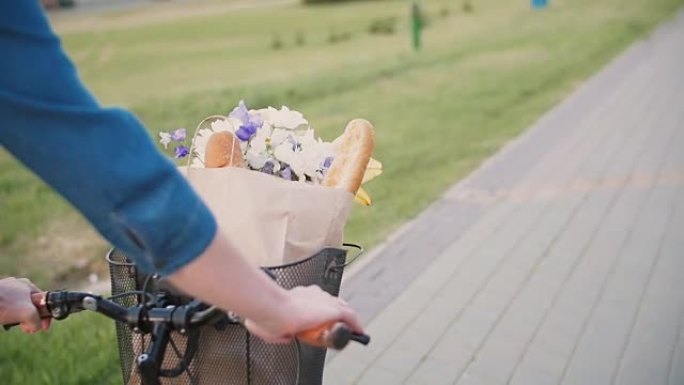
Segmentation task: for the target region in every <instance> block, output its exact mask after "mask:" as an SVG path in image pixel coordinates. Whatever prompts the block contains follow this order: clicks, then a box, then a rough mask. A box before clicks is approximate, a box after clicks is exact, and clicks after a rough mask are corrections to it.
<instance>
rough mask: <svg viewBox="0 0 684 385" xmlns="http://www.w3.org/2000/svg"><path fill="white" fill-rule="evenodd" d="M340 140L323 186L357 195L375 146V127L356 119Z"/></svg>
mask: <svg viewBox="0 0 684 385" xmlns="http://www.w3.org/2000/svg"><path fill="white" fill-rule="evenodd" d="M339 139H340V142H339V147H338V149H337V154H336V156H335V159H334V160H333V162H332V165H330V169H328V172H327V173H326V175H325V178H324V179H323V184H324V185H325V186H328V187H335V188H342V189H345V190H347V191H349V192H350V193H352V194H356V192H357V191H358V190H359V187H360V186H361V181H362V180H363V175H364V173H365V172H366V167H367V166H368V161H369V160H370V157H371V154H372V153H373V147H374V146H375V134H374V131H373V125H372V124H370V122H368V121H367V120H364V119H354V120H352V121H351V122H349V124H347V127H346V128H345V129H344V133H343V134H342V136H341V137H340V138H339Z"/></svg>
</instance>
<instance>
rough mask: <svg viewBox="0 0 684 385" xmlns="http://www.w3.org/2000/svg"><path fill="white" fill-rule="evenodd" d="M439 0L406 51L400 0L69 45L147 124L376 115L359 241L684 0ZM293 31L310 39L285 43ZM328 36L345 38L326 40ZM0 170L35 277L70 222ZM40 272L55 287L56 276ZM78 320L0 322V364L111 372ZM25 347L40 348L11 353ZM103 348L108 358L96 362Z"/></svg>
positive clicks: (261, 12)
mask: <svg viewBox="0 0 684 385" xmlns="http://www.w3.org/2000/svg"><path fill="white" fill-rule="evenodd" d="M447 4H452V2H449V3H447V2H446V1H444V2H442V1H434V2H425V5H426V11H427V12H428V14H429V15H430V16H431V24H430V26H429V28H428V29H426V31H425V34H424V46H423V49H422V50H421V51H420V52H419V53H414V52H411V50H410V43H409V36H408V23H407V15H408V5H407V4H406V3H405V2H399V1H382V2H377V3H376V2H368V3H351V4H345V5H341V6H334V7H311V8H302V7H299V6H283V7H277V8H274V9H267V8H264V9H251V10H245V11H240V12H235V13H227V14H224V15H215V16H208V17H207V16H202V17H196V18H190V19H183V18H180V19H178V20H177V21H173V22H169V21H165V22H163V23H154V24H151V25H147V26H138V27H130V26H127V27H126V29H125V30H118V29H107V30H102V31H95V32H93V33H85V32H84V33H76V34H67V35H65V36H64V42H65V46H66V48H67V50H68V51H69V52H70V54H71V55H72V56H73V57H74V59H75V61H76V63H77V64H78V66H79V68H80V69H81V72H82V75H83V77H84V79H85V81H86V82H87V83H88V84H89V85H90V86H91V87H92V88H93V90H94V92H95V94H96V95H98V96H99V97H100V98H101V99H102V100H103V102H105V103H107V104H122V105H126V106H128V107H130V108H132V109H133V110H134V111H135V112H136V113H137V114H138V115H139V116H140V117H141V118H142V119H143V121H144V122H145V123H146V124H147V126H148V127H149V128H150V131H151V135H156V133H157V132H158V131H159V130H168V129H171V128H176V127H180V126H185V127H188V128H191V127H194V125H195V124H196V123H197V121H198V120H199V119H200V118H201V117H203V116H205V115H210V114H215V113H227V112H228V111H229V109H230V108H231V107H232V106H233V105H235V104H236V103H237V101H239V100H240V99H245V100H246V102H247V103H248V104H249V105H250V106H252V107H254V108H257V107H262V106H266V105H275V106H279V105H281V104H285V105H288V106H290V107H292V108H295V109H297V110H300V111H302V112H303V113H305V115H306V116H307V117H308V118H309V120H310V121H311V123H312V124H313V125H314V127H316V129H317V130H318V132H319V133H320V134H321V135H322V136H323V137H324V138H326V139H332V138H334V137H335V136H337V135H338V134H339V133H340V132H341V130H342V129H343V127H344V125H345V123H346V122H347V121H348V120H349V119H352V118H355V117H364V118H367V119H369V120H371V121H373V123H374V124H375V125H376V128H377V138H378V141H377V142H378V145H377V151H376V157H377V158H378V159H380V160H382V161H383V162H384V164H385V174H383V175H382V176H381V177H380V178H378V179H377V180H376V181H373V182H372V183H371V184H369V185H368V190H369V192H370V193H371V195H372V197H373V198H374V202H375V204H374V206H373V207H371V208H362V207H357V208H355V210H354V213H353V215H352V218H351V220H350V222H349V225H348V228H347V239H348V240H349V241H355V242H358V243H362V244H365V245H367V246H369V245H373V244H375V243H377V242H378V241H380V240H382V239H383V238H384V237H385V236H386V235H387V234H388V233H389V232H390V231H392V230H393V229H394V228H396V227H397V226H399V225H400V224H401V223H403V222H405V221H406V220H408V219H410V218H412V217H414V216H415V215H417V213H418V212H420V210H421V209H423V208H424V207H426V206H427V205H428V204H429V203H430V202H432V201H434V199H436V198H437V197H438V196H439V194H440V193H442V192H443V191H444V190H445V189H446V188H447V187H448V186H449V185H451V184H453V183H455V182H456V181H458V180H459V179H460V178H462V177H463V176H464V175H466V174H467V173H468V172H470V171H472V170H473V169H474V168H475V167H477V165H479V164H480V163H481V162H482V161H483V160H484V159H486V158H487V157H488V156H490V155H491V154H493V153H494V152H495V151H497V150H498V149H499V148H500V147H501V146H502V145H503V144H504V143H506V142H507V141H508V140H510V139H511V138H513V137H515V136H516V135H517V134H519V133H520V132H521V131H522V130H524V129H525V128H526V127H528V126H529V125H530V124H531V123H532V122H533V121H534V120H535V119H537V118H538V117H539V116H541V115H542V114H543V113H544V112H545V111H547V110H548V109H549V108H551V107H552V106H553V105H555V104H556V103H558V102H559V101H560V100H561V99H562V98H563V97H564V96H565V95H567V94H568V93H569V92H571V91H572V90H573V89H574V88H576V87H577V86H578V85H580V84H581V83H582V81H584V80H585V79H587V78H588V77H589V76H590V75H591V74H592V73H594V72H595V71H597V70H598V69H600V68H601V66H603V65H604V64H605V63H606V62H607V61H608V60H610V59H611V58H612V57H614V56H615V55H616V54H617V53H618V52H620V51H621V50H622V49H624V48H625V47H626V46H627V45H628V44H629V43H630V42H633V41H634V40H636V39H637V38H639V37H642V36H644V35H646V34H647V33H648V31H650V30H651V29H652V28H653V26H654V25H655V24H656V23H657V22H659V21H663V20H666V19H667V18H669V17H671V16H672V15H673V14H674V12H675V10H676V9H677V8H678V7H679V6H680V5H682V1H681V0H655V1H653V0H622V1H619V0H606V1H603V2H593V1H589V0H583V1H579V0H578V1H573V2H569V1H563V2H561V1H558V2H554V3H553V4H552V6H551V7H550V8H549V9H547V10H545V11H542V12H534V11H532V10H530V9H529V8H528V6H527V4H526V3H525V2H519V3H517V4H516V3H508V4H501V2H498V1H494V0H489V1H480V2H477V3H476V4H474V5H475V9H474V12H473V13H463V12H462V11H461V10H460V8H456V7H453V6H452V8H451V9H450V12H449V15H447V16H446V17H442V16H440V13H442V12H441V10H442V9H443V7H445V6H446V5H447ZM391 16H396V17H398V19H397V20H398V22H397V32H396V33H395V34H393V35H385V36H376V35H369V34H368V33H367V32H366V28H367V26H368V25H369V24H370V23H371V22H372V21H373V20H374V19H377V18H382V17H391ZM123 24H125V23H124V21H122V25H123ZM333 29H334V31H333ZM300 31H301V33H302V34H303V35H304V36H305V40H306V42H305V44H304V45H297V44H295V42H294V37H295V35H296V34H297V33H298V32H300ZM274 33H277V34H279V36H280V37H281V38H282V41H283V47H282V48H280V49H278V50H274V49H272V48H271V44H272V40H273V39H274V36H273V34H274ZM333 33H334V34H338V35H339V34H344V33H348V34H350V37H349V38H348V39H346V40H345V39H343V41H339V42H336V43H330V42H329V41H328V40H329V37H330V35H331V34H333ZM0 170H1V173H0V194H1V195H0V212H2V215H1V216H0V228H1V229H2V237H0V240H2V241H1V242H2V243H0V254H1V255H2V258H0V261H2V263H3V265H2V266H1V267H2V269H3V270H2V272H3V274H16V272H17V271H19V272H21V273H22V274H24V273H25V274H31V273H32V272H35V273H36V275H38V276H40V274H38V272H39V271H42V270H44V267H41V266H40V264H31V263H30V261H31V255H29V254H31V252H32V250H35V248H36V247H35V245H32V242H31V241H32V240H33V239H37V238H40V237H41V236H44V234H45V232H46V231H47V230H46V229H51V228H53V226H54V223H60V222H61V221H63V220H64V218H67V219H68V220H70V221H71V222H69V223H79V221H78V220H74V219H73V218H74V217H75V216H76V215H75V214H74V213H73V212H72V211H71V210H70V209H69V208H68V206H67V205H66V204H65V203H64V202H62V201H61V199H59V198H56V197H55V196H54V195H52V194H51V193H50V192H49V189H47V188H46V187H45V186H43V185H42V184H41V183H40V182H39V181H38V180H37V179H36V178H35V177H33V176H31V175H30V174H28V173H27V172H26V171H24V170H22V169H21V168H20V167H19V166H18V165H17V164H16V162H14V161H13V160H11V158H10V157H9V156H8V155H7V154H0ZM12 218H18V219H16V220H15V219H12ZM69 218H71V219H69ZM74 226H75V227H78V226H76V225H74ZM81 226H85V225H84V224H81ZM79 233H80V232H79V231H77V230H74V231H73V236H74V237H78V234H79ZM10 250H11V253H9V251H10ZM93 257H94V258H101V257H102V256H101V255H95V256H93ZM416 257H417V258H419V257H420V256H416ZM18 261H27V262H24V263H18ZM19 267H21V270H18V269H19ZM32 269H33V270H32ZM44 276H45V278H44V282H45V283H46V284H49V283H50V279H51V278H50V276H51V275H50V273H49V272H48V273H44ZM77 317H78V318H79V320H76V318H77ZM81 317H83V316H82V315H77V316H74V319H69V320H67V321H65V322H62V323H56V325H55V331H58V332H57V333H51V334H50V335H47V334H45V335H37V336H31V337H26V336H22V335H19V333H18V332H11V333H7V334H6V335H4V336H3V344H2V345H0V362H3V365H2V366H0V376H1V377H2V378H10V379H13V380H15V379H16V381H18V382H12V381H10V383H31V384H50V383H57V382H60V383H93V382H92V381H90V380H89V379H92V378H94V377H93V376H104V378H105V379H106V380H103V381H97V382H98V383H119V381H120V380H118V368H117V367H116V364H117V362H118V361H117V358H116V356H115V354H114V350H113V349H112V347H113V344H114V343H115V342H114V338H113V334H112V332H111V329H103V328H108V327H109V326H110V325H108V324H107V322H106V320H103V321H101V322H99V321H98V322H99V323H97V324H91V323H90V322H81V321H80V318H81ZM88 319H89V320H90V318H88ZM93 329H97V330H110V331H109V332H104V333H94V334H93ZM61 330H64V332H60V331H61ZM93 336H94V337H93ZM42 346H59V349H54V350H53V349H43V348H38V347H42ZM102 346H105V347H106V349H104V350H103V349H102ZM22 349H27V350H28V351H35V352H37V353H36V354H33V355H29V354H19V355H18V354H17V353H16V352H17V351H20V350H22ZM99 354H104V355H106V356H107V357H108V360H110V361H111V362H112V363H113V364H112V365H110V366H109V367H107V368H105V367H104V366H102V365H101V364H100V363H101V362H103V361H102V359H101V358H98V357H99ZM36 355H38V356H39V357H36ZM53 356H54V357H53ZM57 356H59V357H57ZM86 357H92V360H94V361H95V362H96V364H95V365H91V366H89V365H88V364H87V363H88V362H89V361H88V359H87V358H86ZM70 359H73V360H74V361H73V362H78V363H80V364H81V365H80V369H79V370H76V371H71V372H69V373H62V372H61V371H60V367H59V366H60V365H53V364H46V363H51V362H65V361H68V360H70ZM7 362H11V363H8V364H5V363H7ZM36 362H40V363H41V364H40V365H36ZM55 378H62V381H56V380H54V379H55Z"/></svg>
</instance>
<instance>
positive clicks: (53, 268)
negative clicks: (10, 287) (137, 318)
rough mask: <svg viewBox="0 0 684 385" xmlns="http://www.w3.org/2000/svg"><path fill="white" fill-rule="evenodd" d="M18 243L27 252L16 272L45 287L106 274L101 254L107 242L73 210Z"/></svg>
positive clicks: (76, 281) (68, 283) (98, 277)
mask: <svg viewBox="0 0 684 385" xmlns="http://www.w3.org/2000/svg"><path fill="white" fill-rule="evenodd" d="M21 244H22V246H24V247H22V249H24V250H27V251H26V252H25V253H23V254H24V255H25V257H24V258H22V259H21V260H20V261H19V262H18V266H17V275H23V276H27V277H30V278H31V279H33V280H35V281H37V282H40V283H41V284H42V285H43V286H45V287H50V288H55V287H60V286H61V285H67V286H68V285H71V284H76V283H78V284H80V283H81V282H83V281H86V280H88V279H89V278H90V279H93V280H94V277H97V279H98V280H102V279H104V278H106V277H107V274H108V272H107V264H106V262H105V259H104V256H105V253H106V251H107V248H108V244H107V242H106V241H105V240H104V239H103V238H102V237H101V236H100V235H99V234H98V233H97V232H96V231H95V230H94V229H93V228H92V227H91V226H90V225H89V224H88V223H87V222H86V221H85V220H84V219H83V218H81V217H79V216H78V215H77V214H75V213H74V214H70V215H67V216H65V217H63V218H60V219H59V220H55V221H52V222H51V223H49V224H48V225H47V226H46V227H45V231H43V232H42V234H41V235H39V236H38V237H37V238H35V239H33V240H32V241H30V240H22V242H21ZM92 274H94V275H92ZM91 275H92V276H91Z"/></svg>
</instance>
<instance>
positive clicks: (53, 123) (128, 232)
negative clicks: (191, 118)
mask: <svg viewBox="0 0 684 385" xmlns="http://www.w3.org/2000/svg"><path fill="white" fill-rule="evenodd" d="M0 144H1V145H2V146H3V147H5V148H6V149H7V150H8V151H9V152H11V153H12V154H13V155H14V156H15V157H17V158H18V159H19V160H20V161H21V162H22V163H24V164H25V165H26V166H27V167H28V168H30V169H31V170H33V172H35V173H36V174H37V175H38V176H40V177H41V178H42V179H43V180H44V181H45V182H47V183H48V184H49V185H50V186H52V187H53V188H54V189H55V190H56V191H57V192H59V193H60V194H61V195H62V196H64V197H65V198H66V199H67V200H68V201H69V202H71V204H73V205H74V206H75V207H76V208H77V209H78V210H79V211H80V212H81V213H83V215H85V217H86V218H87V219H88V220H89V221H90V222H91V223H92V224H93V225H94V226H95V227H96V228H97V230H98V231H99V232H100V233H101V234H102V235H103V236H104V237H105V238H107V240H109V241H110V242H111V243H112V244H113V245H114V246H115V247H117V248H118V249H120V250H121V251H123V252H125V253H126V254H127V255H129V256H130V257H131V258H133V260H134V261H135V262H136V263H137V264H138V265H139V266H140V267H141V268H142V269H143V270H145V271H148V272H151V271H156V272H158V273H161V274H170V273H173V272H174V271H176V270H177V269H179V268H180V267H182V266H184V265H185V264H187V263H188V262H190V261H191V260H193V259H194V258H196V257H197V256H198V255H199V254H201V253H202V251H204V249H205V248H206V247H207V246H208V244H209V243H210V242H211V240H212V239H213V237H214V234H215V232H216V222H215V220H214V217H213V216H212V214H211V212H210V211H209V210H208V208H207V207H206V206H205V205H204V204H203V203H202V201H201V200H200V198H199V197H198V196H197V195H196V193H195V192H194V191H193V190H192V188H191V187H190V186H189V185H188V184H187V182H186V181H185V180H184V178H183V177H182V176H181V175H180V174H179V173H178V172H177V171H176V168H175V166H174V165H173V164H172V163H171V162H170V161H169V160H168V159H166V157H165V156H164V155H163V154H161V153H160V152H159V151H158V150H157V148H156V146H155V144H154V143H153V141H152V139H151V138H150V136H149V134H148V133H147V132H146V131H145V129H144V127H143V126H142V125H141V124H140V122H139V121H138V120H137V119H136V118H135V117H134V116H133V115H132V114H130V113H129V112H127V111H124V110H121V109H115V108H103V107H101V106H100V105H99V104H98V103H97V101H96V100H95V99H94V98H93V96H92V95H91V94H90V93H89V92H88V91H87V90H86V89H85V87H84V86H83V84H82V83H81V82H80V80H79V78H78V74H77V72H76V69H75V67H74V65H73V64H72V63H71V62H70V60H69V59H68V58H67V56H66V55H65V53H64V51H63V50H62V47H61V44H60V41H59V39H58V38H57V37H56V36H55V35H54V33H53V32H52V30H51V29H50V26H49V24H48V21H47V19H46V16H45V15H44V13H43V10H42V8H41V6H40V2H39V1H38V0H3V1H2V4H0ZM0 215H2V213H0ZM10 220H11V218H10ZM74 237H78V234H74Z"/></svg>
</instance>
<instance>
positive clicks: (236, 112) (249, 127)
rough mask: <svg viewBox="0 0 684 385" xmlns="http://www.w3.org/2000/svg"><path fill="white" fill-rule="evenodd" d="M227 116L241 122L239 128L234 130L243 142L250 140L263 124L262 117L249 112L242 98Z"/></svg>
mask: <svg viewBox="0 0 684 385" xmlns="http://www.w3.org/2000/svg"><path fill="white" fill-rule="evenodd" d="M229 116H230V117H231V118H235V119H238V120H239V121H240V122H242V125H241V126H240V128H238V129H237V131H235V136H237V137H238V139H240V140H241V141H243V142H246V141H248V140H250V139H251V138H252V136H254V135H255V134H256V132H257V130H258V129H259V127H261V126H262V125H263V124H264V121H263V119H261V117H260V116H259V115H250V114H249V111H248V110H247V106H246V105H245V101H244V100H240V103H239V104H238V106H237V107H235V108H234V109H233V111H232V112H231V113H230V115H229Z"/></svg>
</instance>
